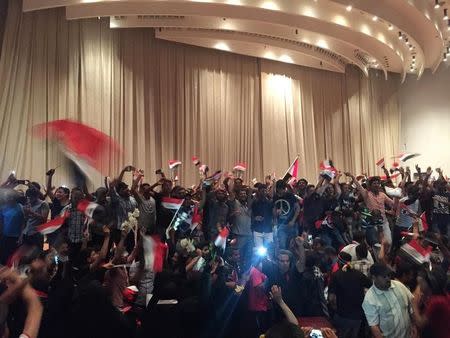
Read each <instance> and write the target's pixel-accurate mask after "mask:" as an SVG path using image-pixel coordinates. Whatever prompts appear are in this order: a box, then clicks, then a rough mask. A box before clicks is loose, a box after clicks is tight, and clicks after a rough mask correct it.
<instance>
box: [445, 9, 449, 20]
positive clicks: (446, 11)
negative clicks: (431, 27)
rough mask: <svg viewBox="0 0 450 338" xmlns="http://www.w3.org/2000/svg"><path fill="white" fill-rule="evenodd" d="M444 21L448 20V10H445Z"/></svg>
mask: <svg viewBox="0 0 450 338" xmlns="http://www.w3.org/2000/svg"><path fill="white" fill-rule="evenodd" d="M444 20H448V10H447V8H444Z"/></svg>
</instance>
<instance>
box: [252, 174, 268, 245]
mask: <svg viewBox="0 0 450 338" xmlns="http://www.w3.org/2000/svg"><path fill="white" fill-rule="evenodd" d="M255 188H256V189H257V191H256V198H255V199H254V200H253V203H252V207H251V208H252V213H251V215H252V230H253V242H254V244H255V247H257V248H258V247H260V246H264V245H265V246H272V245H273V232H272V220H273V219H272V209H273V203H272V201H271V200H270V199H268V198H267V196H266V188H267V187H266V185H265V184H262V183H257V184H256V185H255Z"/></svg>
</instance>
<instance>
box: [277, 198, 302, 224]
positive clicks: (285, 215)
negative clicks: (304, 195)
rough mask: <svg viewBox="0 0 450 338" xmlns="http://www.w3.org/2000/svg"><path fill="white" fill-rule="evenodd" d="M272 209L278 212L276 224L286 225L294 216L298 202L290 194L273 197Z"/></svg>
mask: <svg viewBox="0 0 450 338" xmlns="http://www.w3.org/2000/svg"><path fill="white" fill-rule="evenodd" d="M273 204H274V208H275V209H276V210H277V211H278V213H279V214H278V216H277V224H278V226H280V225H286V224H288V223H289V222H290V221H292V218H293V217H294V214H295V208H296V207H297V206H298V200H297V198H296V197H295V196H294V194H292V193H290V192H286V193H284V194H283V195H282V196H275V197H274V200H273Z"/></svg>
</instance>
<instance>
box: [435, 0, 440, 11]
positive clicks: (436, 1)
mask: <svg viewBox="0 0 450 338" xmlns="http://www.w3.org/2000/svg"><path fill="white" fill-rule="evenodd" d="M439 7H441V5H440V4H439V0H434V8H436V9H438V8H439Z"/></svg>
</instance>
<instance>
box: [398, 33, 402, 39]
mask: <svg viewBox="0 0 450 338" xmlns="http://www.w3.org/2000/svg"><path fill="white" fill-rule="evenodd" d="M398 39H399V40H403V34H402V32H398Z"/></svg>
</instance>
